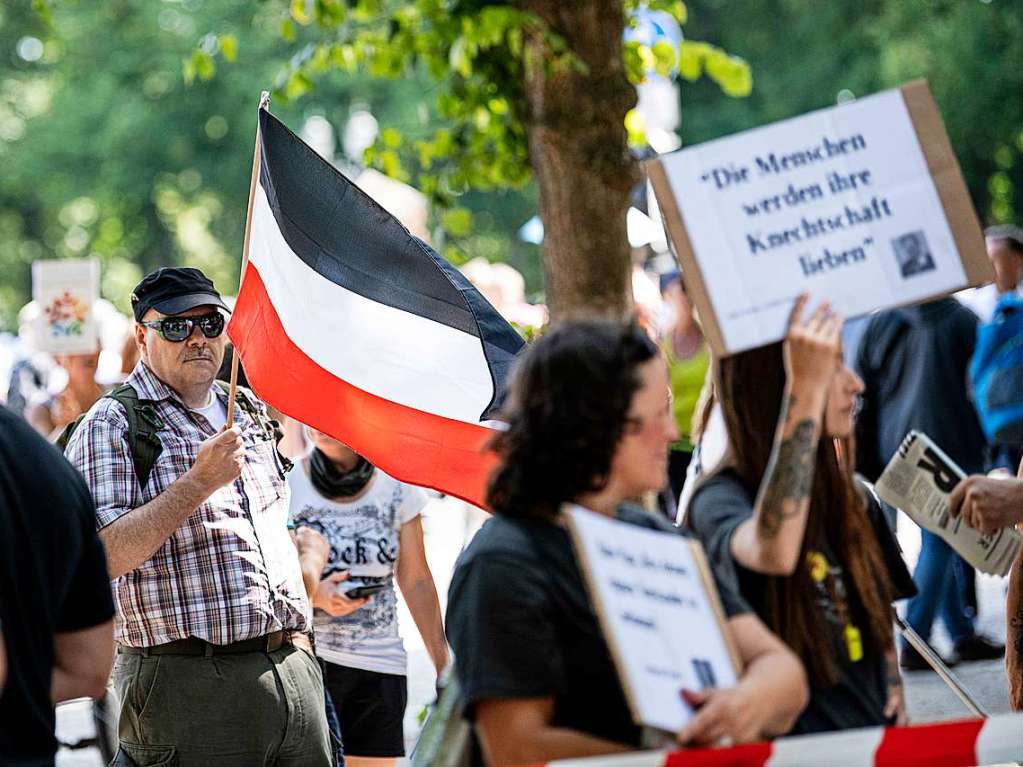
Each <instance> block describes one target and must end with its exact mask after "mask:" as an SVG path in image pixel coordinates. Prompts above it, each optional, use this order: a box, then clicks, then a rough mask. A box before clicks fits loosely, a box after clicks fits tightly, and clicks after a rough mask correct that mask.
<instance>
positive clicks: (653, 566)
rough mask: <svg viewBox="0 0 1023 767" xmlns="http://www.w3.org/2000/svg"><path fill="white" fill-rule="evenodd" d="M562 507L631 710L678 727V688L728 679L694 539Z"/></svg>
mask: <svg viewBox="0 0 1023 767" xmlns="http://www.w3.org/2000/svg"><path fill="white" fill-rule="evenodd" d="M566 513H567V514H568V515H569V524H570V529H571V531H572V537H573V540H574V541H575V545H576V548H577V550H578V551H579V553H580V561H581V562H582V565H583V570H584V572H585V573H586V578H587V583H588V585H589V587H590V592H591V594H592V595H593V598H594V602H595V603H596V604H597V612H598V614H599V615H600V617H601V626H602V627H603V629H604V634H605V636H606V638H607V641H608V644H609V645H610V646H611V647H612V652H613V655H614V657H615V663H616V666H617V668H618V674H619V676H620V677H621V678H622V686H623V688H624V689H625V691H626V695H627V697H628V698H629V703H630V706H631V708H632V711H633V715H634V717H635V718H636V720H637V722H639V723H642V724H646V725H649V726H651V727H658V728H660V729H663V730H668V731H671V732H675V731H678V730H680V729H681V728H682V727H683V726H684V725H685V723H686V722H687V721H688V720H689V718H690V717H691V716H692V711H691V709H689V707H688V706H687V705H686V704H685V703H684V702H683V701H682V698H681V697H680V695H679V692H680V691H681V690H682V689H683V688H686V689H691V690H701V689H704V688H706V687H730V686H732V685H734V684H735V682H736V676H735V669H734V667H733V665H732V660H731V656H730V655H729V651H728V645H727V644H726V643H725V639H724V635H723V633H722V632H723V628H722V626H721V625H720V624H719V622H718V620H719V619H718V615H717V614H716V613H715V609H714V603H713V601H712V600H713V599H715V598H716V595H715V594H713V593H712V592H711V591H709V590H708V587H707V586H706V585H705V582H704V580H703V579H702V577H701V570H700V567H699V565H698V563H697V561H696V555H695V554H694V551H693V548H692V547H693V546H694V543H693V542H692V541H690V540H688V539H686V538H683V537H682V536H680V535H676V534H673V533H665V532H659V531H656V530H649V529H646V528H643V527H638V526H636V525H629V524H626V523H624V522H618V521H616V520H612V519H608V518H607V517H604V516H602V515H600V514H596V513H594V512H591V511H588V510H586V509H582V508H579V507H570V508H569V509H568V510H567V512H566ZM711 588H712V587H711Z"/></svg>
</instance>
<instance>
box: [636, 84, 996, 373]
mask: <svg viewBox="0 0 1023 767" xmlns="http://www.w3.org/2000/svg"><path fill="white" fill-rule="evenodd" d="M928 98H929V96H928ZM934 114H935V119H936V121H937V125H938V126H939V127H940V117H938V116H937V113H936V110H935V112H934ZM941 136H942V137H943V136H944V133H943V130H942V132H941ZM949 156H950V158H951V162H952V163H953V164H954V155H951V151H950V150H949ZM658 163H659V165H660V169H658V170H657V173H658V174H660V172H661V171H662V170H663V177H662V178H664V179H666V182H667V186H668V187H670V193H669V191H668V190H667V189H665V188H664V184H663V183H662V184H661V188H659V189H658V195H659V197H664V196H665V195H667V196H669V197H670V198H671V199H670V200H668V203H669V205H670V209H671V210H672V211H677V216H678V219H679V224H680V225H679V226H677V227H676V231H672V236H673V239H674V240H676V242H675V244H676V248H678V247H679V243H678V241H677V240H678V239H679V238H678V236H677V234H678V231H677V230H679V229H680V230H682V231H683V232H684V236H685V237H687V239H688V242H687V243H686V245H685V249H686V250H691V253H692V254H693V256H694V257H695V260H696V263H697V266H698V271H699V276H700V279H701V281H702V284H703V289H704V290H705V291H706V293H707V298H708V299H709V303H710V305H711V306H712V307H713V314H714V320H715V321H716V325H717V329H718V330H719V331H720V342H721V345H723V347H724V349H723V350H722V351H725V352H727V353H733V352H738V351H742V350H745V349H749V348H753V347H756V346H761V345H764V344H767V343H771V342H773V341H777V340H779V339H780V338H782V337H783V335H784V332H785V327H786V320H787V319H788V315H789V312H790V310H791V308H792V304H793V301H794V299H795V297H796V296H797V295H799V293H801V292H804V291H805V292H809V293H811V294H812V295H813V296H815V297H817V298H820V299H827V300H829V301H831V303H832V304H833V306H834V307H835V308H836V309H837V310H838V311H840V312H841V313H842V314H844V315H845V316H846V317H853V316H856V315H861V314H865V313H868V312H870V311H873V310H875V309H878V308H884V307H891V306H899V305H904V304H908V303H913V302H917V301H920V300H923V299H926V298H929V297H933V296H938V295H942V294H946V293H949V292H952V291H954V290H957V289H959V288H962V287H965V286H966V285H967V284H968V278H967V273H966V270H965V269H964V265H963V263H962V260H961V255H960V253H959V252H958V248H957V242H956V238H955V236H954V235H953V232H952V229H951V228H950V226H949V222H948V220H947V217H946V209H945V208H944V207H943V203H942V199H941V197H940V195H939V192H938V189H937V188H936V186H935V177H934V176H932V171H933V168H929V167H928V160H927V158H926V157H925V155H924V151H923V148H922V146H921V140H920V137H919V136H918V133H917V127H915V126H914V121H913V119H912V117H911V114H910V110H909V108H908V107H907V103H906V100H905V98H904V96H903V93H902V91H900V90H893V91H886V92H884V93H879V94H877V95H874V96H870V97H867V98H862V99H859V100H857V101H855V102H852V103H849V104H844V105H841V106H838V107H833V108H830V109H824V110H820V111H817V112H812V113H810V114H807V115H804V116H802V117H797V118H794V119H791V120H785V121H783V122H778V123H774V124H772V125H767V126H764V127H762V128H757V129H755V130H750V131H746V132H744V133H740V134H737V135H735V136H730V137H728V138H723V139H719V140H717V141H710V142H708V143H705V144H700V145H697V146H693V147H691V148H688V149H684V150H682V151H679V152H676V153H674V154H670V155H666V156H664V157H662V158H659V160H658ZM950 172H954V173H955V174H956V175H958V168H957V167H953V168H952V169H951V171H950ZM940 175H942V177H944V176H945V175H946V174H945V172H944V171H942V174H940ZM950 178H951V177H950ZM655 181H656V179H655ZM655 186H656V184H655ZM660 201H661V203H662V208H663V207H665V205H664V203H665V200H663V199H661V200H660ZM668 226H669V230H671V229H672V221H671V220H670V219H669V220H668ZM976 242H978V243H980V240H979V238H976ZM981 247H982V243H981ZM683 270H684V271H685V270H686V264H685V262H684V260H683ZM689 276H690V275H687V277H689ZM688 283H689V280H688V279H687V284H688ZM712 340H713V339H712Z"/></svg>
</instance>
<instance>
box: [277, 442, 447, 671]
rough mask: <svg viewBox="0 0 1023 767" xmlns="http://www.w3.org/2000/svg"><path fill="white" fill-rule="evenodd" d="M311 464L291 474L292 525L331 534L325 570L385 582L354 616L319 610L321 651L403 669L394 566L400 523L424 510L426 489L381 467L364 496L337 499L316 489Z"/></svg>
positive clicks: (337, 658) (378, 667)
mask: <svg viewBox="0 0 1023 767" xmlns="http://www.w3.org/2000/svg"><path fill="white" fill-rule="evenodd" d="M305 464H306V462H305V461H301V462H300V463H299V464H298V465H297V466H295V468H294V469H293V470H292V471H291V472H290V473H289V474H288V484H289V485H290V486H291V523H292V525H293V526H295V527H299V526H302V525H305V526H308V527H311V528H313V529H314V530H316V531H317V532H319V533H321V534H322V535H323V537H324V538H326V539H327V542H328V543H329V544H330V558H329V559H328V560H327V565H326V568H325V569H324V571H323V575H324V576H327V575H329V574H330V573H333V572H338V571H340V570H348V571H349V573H350V575H349V578H350V579H351V580H353V581H354V580H361V581H363V582H364V583H367V584H370V583H385V584H386V585H387V588H386V589H384V590H383V591H380V592H377V593H376V594H374V595H373V596H372V598H371V599H370V600H369V602H368V603H367V604H366V605H365V606H364V607H362V608H360V609H358V610H356V611H355V612H353V613H351V614H349V615H345V616H341V617H338V618H335V617H332V616H330V615H328V614H327V613H325V612H323V611H322V610H316V611H315V614H314V616H313V624H314V626H315V630H316V650H317V653H318V654H319V655H320V656H321V657H322V658H323V659H324V660H325V661H328V662H329V663H335V664H337V665H339V666H349V667H351V668H358V669H363V670H364V671H375V672H377V673H380V674H404V673H405V669H406V656H405V647H404V645H403V644H402V641H401V637H400V636H398V613H397V604H398V600H397V595H396V594H395V592H394V568H395V566H396V564H397V562H398V548H399V542H400V533H401V527H402V525H404V524H405V523H406V522H409V521H410V520H413V519H415V518H416V517H417V516H418V515H419V513H420V512H421V511H422V510H423V507H424V506H425V505H426V501H427V497H426V493H424V492H423V491H422V490H421V489H420V488H418V487H414V486H412V485H406V484H405V483H403V482H399V481H398V480H396V479H394V478H393V477H391V476H389V475H387V474H385V473H384V472H382V471H380V469H376V470H375V471H374V472H373V477H372V478H371V479H370V481H369V486H368V487H367V489H366V491H365V493H364V494H363V495H361V496H359V497H358V498H357V499H355V500H354V501H352V502H350V503H338V502H337V501H332V500H329V499H327V498H324V497H323V496H322V495H320V494H319V493H318V492H317V491H316V488H315V487H313V483H312V481H311V480H310V479H309V475H308V474H307V473H306V465H305Z"/></svg>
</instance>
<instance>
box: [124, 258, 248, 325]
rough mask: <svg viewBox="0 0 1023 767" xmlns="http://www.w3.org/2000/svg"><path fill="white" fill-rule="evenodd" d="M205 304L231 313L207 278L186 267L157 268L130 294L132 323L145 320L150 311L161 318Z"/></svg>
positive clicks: (196, 270) (197, 271)
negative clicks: (134, 320)
mask: <svg viewBox="0 0 1023 767" xmlns="http://www.w3.org/2000/svg"><path fill="white" fill-rule="evenodd" d="M206 304H209V305H211V306H219V307H220V308H222V309H225V310H227V311H231V310H230V309H228V308H227V304H225V303H224V299H222V298H221V297H220V293H218V292H217V289H216V288H215V287H213V283H212V282H211V281H210V279H209V277H207V276H206V275H205V274H203V273H202V272H200V271H199V270H198V269H193V268H191V267H188V266H161V267H160V268H159V269H157V270H156V271H153V272H150V273H149V274H147V275H146V276H145V277H143V278H142V282H140V283H139V284H138V285H136V286H135V290H133V291H132V293H131V308H132V310H133V311H134V312H135V319H136V320H141V319H142V318H143V317H145V316H146V312H148V311H149V310H150V309H156V311H158V312H160V313H161V314H180V313H181V312H186V311H188V310H189V309H194V308H195V307H196V306H203V305H206Z"/></svg>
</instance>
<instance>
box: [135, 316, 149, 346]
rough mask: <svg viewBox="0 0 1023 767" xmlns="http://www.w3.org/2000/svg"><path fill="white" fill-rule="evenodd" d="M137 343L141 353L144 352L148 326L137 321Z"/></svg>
mask: <svg viewBox="0 0 1023 767" xmlns="http://www.w3.org/2000/svg"><path fill="white" fill-rule="evenodd" d="M135 343H136V344H137V345H138V347H139V354H144V353H145V352H146V351H147V349H146V327H145V326H144V325H142V324H141V323H139V322H136V323H135Z"/></svg>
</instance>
